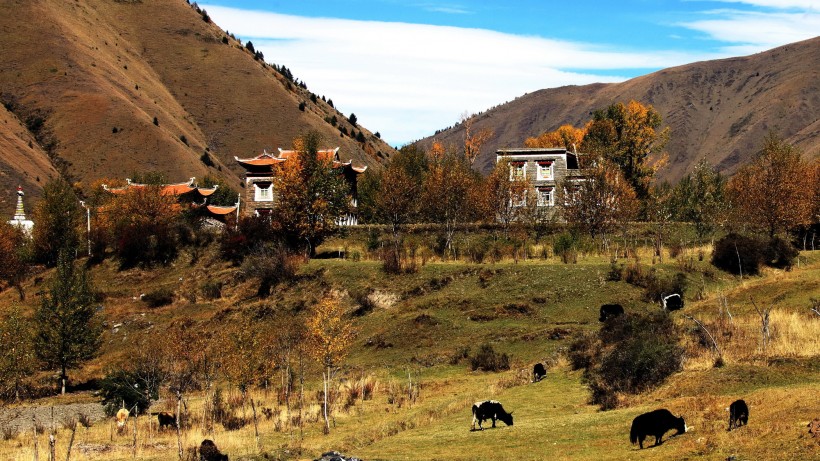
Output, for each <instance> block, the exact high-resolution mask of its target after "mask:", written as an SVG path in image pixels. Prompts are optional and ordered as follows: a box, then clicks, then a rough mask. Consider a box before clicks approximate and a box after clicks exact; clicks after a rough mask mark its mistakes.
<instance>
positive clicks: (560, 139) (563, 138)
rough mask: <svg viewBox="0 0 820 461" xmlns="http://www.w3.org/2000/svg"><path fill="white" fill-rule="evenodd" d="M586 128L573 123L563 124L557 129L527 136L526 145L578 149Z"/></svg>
mask: <svg viewBox="0 0 820 461" xmlns="http://www.w3.org/2000/svg"><path fill="white" fill-rule="evenodd" d="M585 134H586V128H575V127H574V126H572V125H561V126H560V127H558V129H557V130H555V131H548V132H546V133H542V134H540V135H538V136H536V137H532V138H527V139H526V140H525V141H524V145H525V146H527V147H545V148H548V147H563V148H565V149H567V150H573V151H574V150H576V148H577V147H578V146H580V145H581V142H582V141H583V140H584V135H585Z"/></svg>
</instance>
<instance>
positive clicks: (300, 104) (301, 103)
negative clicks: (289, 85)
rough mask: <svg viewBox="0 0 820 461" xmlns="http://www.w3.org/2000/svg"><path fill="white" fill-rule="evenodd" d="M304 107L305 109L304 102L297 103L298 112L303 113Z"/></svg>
mask: <svg viewBox="0 0 820 461" xmlns="http://www.w3.org/2000/svg"><path fill="white" fill-rule="evenodd" d="M305 107H307V104H305V102H304V101H302V102H300V103H299V110H301V111H302V112H304V111H305Z"/></svg>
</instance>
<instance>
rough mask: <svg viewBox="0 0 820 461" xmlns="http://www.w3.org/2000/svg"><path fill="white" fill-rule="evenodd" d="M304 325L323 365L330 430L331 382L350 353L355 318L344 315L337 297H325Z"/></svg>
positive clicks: (324, 408)
mask: <svg viewBox="0 0 820 461" xmlns="http://www.w3.org/2000/svg"><path fill="white" fill-rule="evenodd" d="M305 326H306V332H307V335H308V338H309V344H310V346H309V349H308V351H309V352H308V353H309V354H310V356H311V357H313V358H314V359H315V360H316V361H317V362H319V363H320V364H321V365H322V367H323V368H324V370H323V371H322V383H323V386H324V398H323V404H322V414H323V416H324V419H325V428H324V431H325V434H327V433H329V432H330V419H329V417H328V411H329V410H328V392H330V388H331V386H330V383H331V381H332V379H333V375H334V374H335V371H336V367H337V366H338V365H339V363H340V362H341V360H342V359H343V358H344V356H345V355H346V354H347V349H348V347H349V346H350V343H351V342H352V340H353V338H354V336H355V332H354V331H353V325H352V322H351V321H350V320H349V319H348V318H346V317H345V308H344V306H342V304H341V303H340V302H339V300H338V299H336V298H334V297H325V298H323V299H322V300H320V301H319V303H317V304H316V305H315V306H314V307H313V310H312V312H311V314H310V316H309V317H308V318H307V321H306V324H305Z"/></svg>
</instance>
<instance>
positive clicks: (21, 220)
mask: <svg viewBox="0 0 820 461" xmlns="http://www.w3.org/2000/svg"><path fill="white" fill-rule="evenodd" d="M24 195H25V194H24V193H23V188H22V187H20V186H17V209H16V210H15V211H14V217H13V218H11V221H9V224H11V225H12V226H16V227H19V228H20V229H22V230H23V232H25V233H26V234H28V233H31V229H32V228H33V227H34V221H31V220H28V219H26V212H25V210H24V209H23V196H24Z"/></svg>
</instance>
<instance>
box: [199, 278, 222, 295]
mask: <svg viewBox="0 0 820 461" xmlns="http://www.w3.org/2000/svg"><path fill="white" fill-rule="evenodd" d="M202 296H203V297H205V299H219V298H221V297H222V282H221V281H219V280H208V281H207V282H205V283H204V284H203V285H202Z"/></svg>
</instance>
